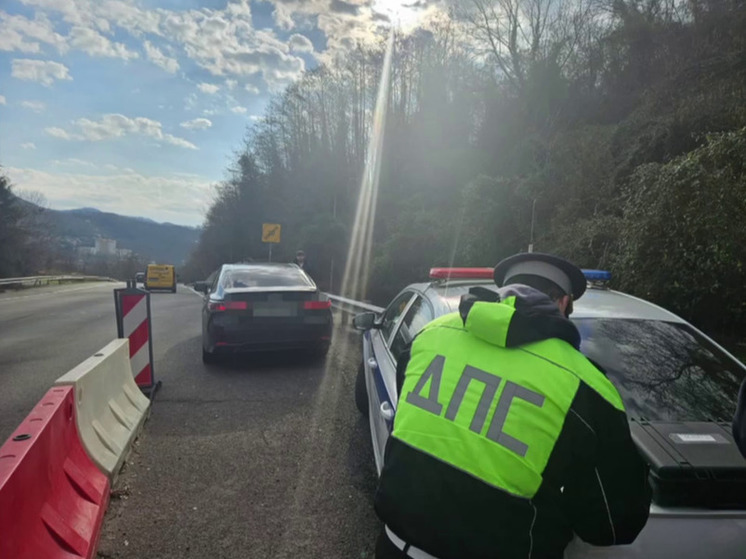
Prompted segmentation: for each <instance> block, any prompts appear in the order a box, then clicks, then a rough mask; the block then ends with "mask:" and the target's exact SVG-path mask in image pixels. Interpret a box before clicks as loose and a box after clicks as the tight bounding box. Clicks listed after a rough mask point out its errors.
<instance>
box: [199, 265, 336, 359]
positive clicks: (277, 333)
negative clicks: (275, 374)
mask: <svg viewBox="0 0 746 559" xmlns="http://www.w3.org/2000/svg"><path fill="white" fill-rule="evenodd" d="M212 278H213V279H212V281H211V282H197V283H196V284H195V289H197V290H198V291H202V292H203V293H205V303H204V306H203V309H202V360H203V361H204V362H205V363H214V362H215V361H216V360H217V359H218V357H219V355H220V354H225V353H235V352H241V351H266V350H288V349H290V350H292V349H302V350H313V351H315V352H317V353H318V354H319V355H324V354H326V352H327V351H328V349H329V344H330V343H331V336H332V313H331V302H330V301H329V300H328V299H327V298H326V296H325V295H324V294H323V293H321V292H320V291H319V289H318V288H317V287H316V284H315V283H314V282H313V280H312V279H311V278H310V277H309V276H308V274H306V273H305V272H304V271H303V270H302V269H300V268H299V267H298V266H296V265H295V264H274V263H265V264H224V265H223V266H221V267H220V269H219V270H217V272H215V273H214V274H213V275H212Z"/></svg>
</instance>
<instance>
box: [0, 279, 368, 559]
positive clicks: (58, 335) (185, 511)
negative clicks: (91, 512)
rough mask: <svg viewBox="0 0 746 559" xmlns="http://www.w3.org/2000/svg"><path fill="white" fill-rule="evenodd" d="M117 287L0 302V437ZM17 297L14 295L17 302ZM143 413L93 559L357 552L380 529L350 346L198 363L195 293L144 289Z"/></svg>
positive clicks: (349, 339) (102, 331) (99, 334)
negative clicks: (149, 371) (148, 320)
mask: <svg viewBox="0 0 746 559" xmlns="http://www.w3.org/2000/svg"><path fill="white" fill-rule="evenodd" d="M114 287H117V285H116V284H104V285H95V286H85V288H81V286H75V287H67V288H56V289H45V290H34V291H33V292H32V291H25V292H22V293H21V294H16V295H7V294H6V295H0V334H1V335H0V371H1V372H0V425H2V431H1V432H0V436H2V437H3V440H4V439H5V438H6V437H7V435H9V434H10V432H11V431H12V430H13V428H14V427H15V426H16V425H17V424H18V423H19V422H20V421H21V420H22V419H23V418H24V417H25V415H26V414H27V413H28V411H29V410H30V409H31V407H33V405H34V404H35V403H36V402H37V401H38V399H39V398H40V397H41V395H42V394H44V392H45V391H46V390H47V389H48V388H49V386H51V383H52V382H53V381H54V380H55V379H56V378H57V377H58V376H60V375H61V374H63V373H64V372H66V371H67V370H69V369H70V368H72V367H73V366H75V365H76V364H77V363H79V362H80V361H82V360H84V359H85V358H87V357H88V356H89V355H91V354H92V353H95V351H96V350H98V349H100V348H101V347H103V346H104V345H105V344H106V343H108V342H109V341H110V340H111V339H113V338H114V337H115V335H116V327H115V322H114V315H113V306H114V304H113V297H112V289H113V288H114ZM22 297H25V298H22ZM151 305H152V310H153V318H152V320H153V330H154V354H155V373H156V378H158V379H160V380H161V381H162V382H163V385H162V388H161V390H160V391H159V392H158V393H157V395H156V398H155V403H154V406H153V409H152V413H151V416H150V418H149V420H148V422H147V423H146V424H145V429H144V432H143V434H142V435H141V437H140V439H139V440H138V442H137V443H136V445H135V448H134V450H133V452H132V454H131V456H130V458H129V460H128V461H127V464H126V466H125V469H124V470H123V472H122V474H121V475H120V477H119V479H118V481H117V483H116V486H115V487H114V493H113V497H112V502H111V505H110V507H109V511H108V512H107V516H106V519H105V522H104V528H103V532H102V535H101V540H100V543H99V554H98V556H99V557H100V558H107V559H114V558H117V559H119V558H122V559H124V558H132V559H135V558H141V557H148V558H151V559H152V558H174V559H176V558H179V559H186V558H195V559H197V558H200V559H202V558H210V559H213V558H214V559H233V558H235V559H239V558H240V559H245V558H257V559H259V558H261V559H265V558H291V557H292V558H316V557H319V558H322V557H328V558H336V557H340V558H342V557H344V558H348V557H349V558H355V559H357V558H360V559H364V558H370V557H372V555H373V546H374V541H375V538H376V536H377V534H378V531H379V529H380V526H379V524H378V521H377V520H376V517H375V514H374V512H373V508H372V499H373V493H374V490H375V473H374V467H373V457H372V452H371V448H370V439H369V435H368V431H367V422H366V421H365V420H364V419H363V418H362V417H361V416H360V415H359V414H358V413H357V411H356V410H355V408H354V399H353V388H354V374H355V372H356V370H357V364H358V362H359V359H360V353H359V340H358V339H357V337H356V336H355V335H354V334H353V333H351V332H349V331H348V330H345V329H338V330H337V331H336V332H335V337H334V343H333V347H332V350H331V352H330V354H329V356H328V357H327V360H326V363H324V362H318V361H316V362H314V361H313V360H311V359H310V358H309V356H308V355H305V354H303V353H298V354H292V353H285V354H282V355H276V354H275V355H270V354H267V355H262V356H255V357H248V358H238V359H232V360H229V361H227V362H226V363H224V364H222V365H219V366H205V365H203V364H202V362H201V356H200V321H199V320H200V319H199V315H200V307H201V298H200V297H199V296H197V294H195V293H194V292H193V291H191V290H189V289H188V288H185V287H183V286H179V291H178V293H176V294H170V293H163V294H161V293H154V294H153V295H152V297H151Z"/></svg>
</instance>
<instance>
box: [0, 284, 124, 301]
mask: <svg viewBox="0 0 746 559" xmlns="http://www.w3.org/2000/svg"><path fill="white" fill-rule="evenodd" d="M117 285H119V284H118V283H113V282H112V283H106V284H103V285H101V284H96V285H86V286H85V287H75V288H71V289H58V290H56V291H45V292H44V293H38V294H36V295H21V296H20V297H0V303H8V302H10V301H20V300H21V299H32V298H33V299H43V298H45V297H51V296H52V295H57V294H59V293H70V292H72V291H84V290H86V289H96V288H100V287H105V286H112V290H113V289H114V287H116V286H117Z"/></svg>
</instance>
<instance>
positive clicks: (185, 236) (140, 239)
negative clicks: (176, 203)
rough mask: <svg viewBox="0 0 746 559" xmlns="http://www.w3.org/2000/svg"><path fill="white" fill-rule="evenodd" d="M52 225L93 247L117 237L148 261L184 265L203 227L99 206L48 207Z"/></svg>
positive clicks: (64, 236) (64, 235)
mask: <svg viewBox="0 0 746 559" xmlns="http://www.w3.org/2000/svg"><path fill="white" fill-rule="evenodd" d="M45 213H46V215H47V216H48V218H49V221H50V225H51V226H52V229H53V230H54V232H55V234H56V235H57V236H58V237H59V238H62V239H65V240H68V241H71V240H72V241H75V242H76V244H80V245H81V246H93V244H94V242H95V239H96V237H104V238H107V239H114V240H115V241H116V242H117V248H127V249H130V250H132V251H134V252H135V253H137V254H138V255H140V256H142V257H143V258H145V259H147V260H154V261H156V262H158V263H162V264H175V265H176V266H181V265H182V264H184V263H185V262H186V260H187V259H188V258H189V253H190V252H191V250H192V247H193V246H194V243H195V242H196V241H197V240H198V239H199V229H198V228H196V227H185V226H183V225H174V224H172V223H157V222H155V221H153V220H151V219H147V218H140V217H127V216H123V215H119V214H114V213H109V212H102V211H101V210H98V209H96V208H81V209H77V210H64V211H61V210H46V212H45Z"/></svg>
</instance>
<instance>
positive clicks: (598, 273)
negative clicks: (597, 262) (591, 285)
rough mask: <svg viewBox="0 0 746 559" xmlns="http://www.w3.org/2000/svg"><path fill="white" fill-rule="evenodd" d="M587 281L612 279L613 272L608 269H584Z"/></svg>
mask: <svg viewBox="0 0 746 559" xmlns="http://www.w3.org/2000/svg"><path fill="white" fill-rule="evenodd" d="M583 275H584V276H585V279H586V281H610V280H611V272H607V271H606V270H583Z"/></svg>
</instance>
